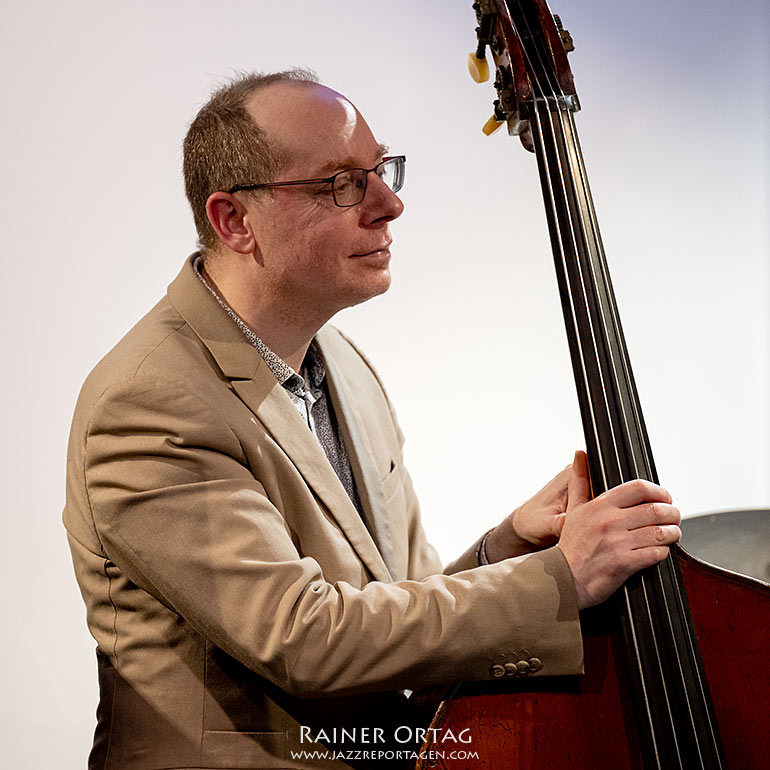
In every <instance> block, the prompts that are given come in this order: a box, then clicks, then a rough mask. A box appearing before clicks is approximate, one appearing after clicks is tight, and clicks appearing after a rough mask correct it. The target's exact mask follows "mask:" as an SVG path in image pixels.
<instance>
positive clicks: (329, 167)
mask: <svg viewBox="0 0 770 770" xmlns="http://www.w3.org/2000/svg"><path fill="white" fill-rule="evenodd" d="M377 153H378V154H377V157H378V158H380V159H382V156H383V155H387V153H388V145H386V144H383V143H382V142H379V143H378V144H377ZM360 162H361V161H360V160H359V159H358V158H343V159H342V160H334V161H331V162H330V163H325V164H324V165H323V166H321V168H320V169H318V174H317V176H316V177H315V178H319V179H320V178H321V177H325V176H330V175H331V174H333V173H335V171H344V170H345V169H348V168H361V167H360V166H359V165H358V164H359V163H360Z"/></svg>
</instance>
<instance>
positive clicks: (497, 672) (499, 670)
mask: <svg viewBox="0 0 770 770" xmlns="http://www.w3.org/2000/svg"><path fill="white" fill-rule="evenodd" d="M489 673H490V674H492V676H493V677H494V678H495V679H499V678H500V677H501V676H505V669H504V668H503V667H502V666H501V665H500V664H499V663H495V665H494V666H492V668H490V669H489Z"/></svg>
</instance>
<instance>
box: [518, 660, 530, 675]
mask: <svg viewBox="0 0 770 770" xmlns="http://www.w3.org/2000/svg"><path fill="white" fill-rule="evenodd" d="M516 672H517V673H518V675H519V676H526V675H527V674H528V673H529V663H527V661H526V660H520V661H519V662H518V663H517V664H516Z"/></svg>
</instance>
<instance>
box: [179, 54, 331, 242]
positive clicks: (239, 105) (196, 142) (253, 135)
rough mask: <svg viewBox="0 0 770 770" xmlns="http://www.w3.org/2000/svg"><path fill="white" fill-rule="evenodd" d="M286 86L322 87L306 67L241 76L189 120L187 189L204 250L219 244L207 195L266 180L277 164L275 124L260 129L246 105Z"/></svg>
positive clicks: (185, 165)
mask: <svg viewBox="0 0 770 770" xmlns="http://www.w3.org/2000/svg"><path fill="white" fill-rule="evenodd" d="M284 87H285V88H290V89H292V90H293V91H294V92H297V91H302V90H304V89H308V88H311V89H316V88H325V87H323V86H319V85H318V84H317V78H316V76H315V74H314V73H313V72H310V71H309V70H302V69H292V70H287V71H284V72H276V73H268V74H259V73H252V74H246V75H242V76H240V77H238V78H237V79H235V80H233V81H231V82H230V83H228V84H226V85H224V86H223V87H221V88H219V89H218V90H217V91H215V92H214V93H213V94H212V96H211V98H210V99H209V101H208V102H206V104H204V105H203V107H201V109H200V110H199V112H198V114H197V115H196V116H195V119H194V120H193V122H192V123H191V124H190V128H189V130H188V132H187V136H186V137H185V140H184V144H183V157H184V161H183V171H184V180H185V192H186V194H187V200H188V201H189V203H190V207H191V208H192V213H193V218H194V220H195V227H196V229H197V231H198V238H199V242H200V246H201V247H202V249H203V250H204V251H211V250H215V249H216V248H217V245H218V239H217V236H216V233H215V232H214V229H213V228H212V227H211V224H210V222H209V220H208V218H207V216H206V201H207V199H208V197H209V195H211V193H213V192H216V191H217V190H229V189H230V188H231V187H233V186H234V185H236V184H239V183H242V182H244V180H248V181H250V182H253V183H261V182H269V181H271V179H272V178H273V177H274V175H275V173H276V172H277V171H278V169H279V168H280V166H281V163H282V161H283V158H282V153H281V148H280V146H279V144H278V143H276V142H275V139H274V132H273V131H272V130H271V128H275V127H277V124H276V123H271V126H270V128H268V129H264V128H263V127H262V126H261V125H260V124H259V123H257V122H255V120H254V118H255V114H252V111H251V110H250V109H249V108H248V107H247V103H249V104H251V102H252V101H253V100H254V99H255V97H256V96H257V95H258V94H260V93H261V92H268V91H272V90H275V89H279V91H278V93H280V88H284ZM325 90H326V91H329V92H330V93H336V92H333V91H331V89H325ZM337 96H339V94H337ZM341 98H342V97H341Z"/></svg>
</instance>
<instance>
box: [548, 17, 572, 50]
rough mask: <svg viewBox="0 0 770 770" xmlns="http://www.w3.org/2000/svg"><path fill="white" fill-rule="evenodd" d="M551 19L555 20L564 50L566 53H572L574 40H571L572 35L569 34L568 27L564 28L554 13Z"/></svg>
mask: <svg viewBox="0 0 770 770" xmlns="http://www.w3.org/2000/svg"><path fill="white" fill-rule="evenodd" d="M553 20H554V22H556V29H557V30H558V31H559V37H560V38H561V44H562V45H563V46H564V50H565V51H566V52H567V53H572V51H574V50H575V42H574V41H573V40H572V35H570V33H569V30H568V29H564V25H563V24H562V23H561V19H560V18H559V17H558V16H557V15H556V14H554V15H553Z"/></svg>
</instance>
